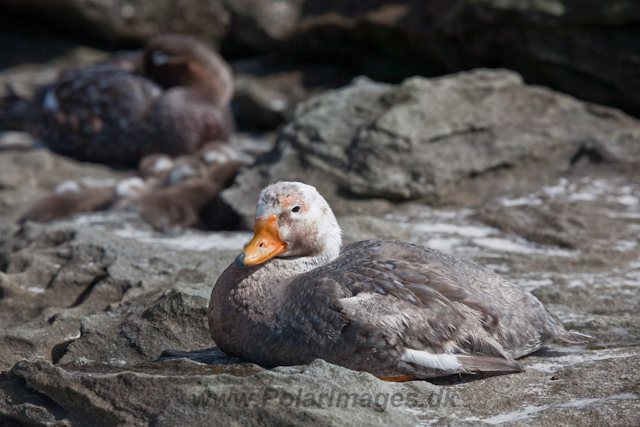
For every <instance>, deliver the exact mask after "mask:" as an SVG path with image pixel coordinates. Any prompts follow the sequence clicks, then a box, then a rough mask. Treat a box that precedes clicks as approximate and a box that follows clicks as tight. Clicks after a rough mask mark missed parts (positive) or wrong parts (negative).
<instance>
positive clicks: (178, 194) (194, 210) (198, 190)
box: [136, 178, 220, 233]
mask: <svg viewBox="0 0 640 427" xmlns="http://www.w3.org/2000/svg"><path fill="white" fill-rule="evenodd" d="M218 193H220V187H219V186H218V185H216V184H214V183H212V182H210V181H208V180H204V179H201V178H193V179H189V180H186V181H185V182H181V183H179V184H177V185H173V186H170V187H167V188H162V189H159V190H154V191H148V192H144V193H142V194H141V196H140V197H139V198H138V200H137V202H136V205H137V209H138V211H139V212H140V215H141V216H142V218H144V220H145V221H147V222H148V223H149V224H151V225H152V226H153V227H154V228H156V229H158V230H162V231H164V232H165V233H174V232H178V231H181V230H183V229H184V228H187V227H192V226H194V225H198V223H199V214H200V211H201V210H202V209H203V208H204V207H205V206H206V205H207V203H209V202H211V201H212V200H213V199H215V198H216V197H217V196H218Z"/></svg>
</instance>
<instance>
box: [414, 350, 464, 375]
mask: <svg viewBox="0 0 640 427" xmlns="http://www.w3.org/2000/svg"><path fill="white" fill-rule="evenodd" d="M402 361H403V362H409V363H413V364H416V365H420V366H424V367H425V368H430V369H437V370H440V371H448V370H454V369H458V368H459V367H460V366H462V363H460V361H459V360H458V358H457V357H456V356H455V355H454V354H450V353H445V354H432V353H428V352H426V351H419V350H412V349H410V348H407V349H406V351H405V352H404V354H403V355H402Z"/></svg>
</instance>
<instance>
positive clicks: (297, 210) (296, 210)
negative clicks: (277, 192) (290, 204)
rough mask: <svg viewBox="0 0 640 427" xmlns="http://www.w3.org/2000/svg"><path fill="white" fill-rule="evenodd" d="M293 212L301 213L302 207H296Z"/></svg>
mask: <svg viewBox="0 0 640 427" xmlns="http://www.w3.org/2000/svg"><path fill="white" fill-rule="evenodd" d="M291 212H295V213H298V212H300V206H296V207H295V208H293V209H291Z"/></svg>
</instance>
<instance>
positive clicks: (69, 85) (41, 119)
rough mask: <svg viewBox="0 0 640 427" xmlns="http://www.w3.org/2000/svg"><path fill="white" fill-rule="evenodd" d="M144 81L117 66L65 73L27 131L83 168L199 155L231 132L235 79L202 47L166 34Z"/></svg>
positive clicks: (37, 103)
mask: <svg viewBox="0 0 640 427" xmlns="http://www.w3.org/2000/svg"><path fill="white" fill-rule="evenodd" d="M140 57H141V59H140V62H141V63H142V66H141V67H139V68H140V69H142V70H144V75H141V74H138V73H136V72H134V71H132V70H131V68H132V66H131V61H129V60H128V59H126V58H125V60H121V59H118V58H116V59H115V60H110V61H107V62H104V63H99V64H94V65H91V66H88V67H82V68H74V69H69V70H66V71H64V72H63V73H62V74H61V76H60V78H59V79H58V81H56V82H55V83H53V84H51V85H48V86H44V87H41V88H40V89H39V90H38V92H37V94H36V96H35V98H34V100H33V101H32V102H31V107H30V114H29V116H30V117H29V120H28V128H29V130H30V131H31V132H32V133H33V134H35V135H36V136H37V137H38V138H40V139H41V140H42V141H43V142H44V143H46V144H47V145H48V146H49V147H50V148H51V149H52V150H54V151H56V152H59V153H63V154H68V155H71V156H73V157H76V158H80V159H82V160H88V161H94V162H101V163H117V164H128V165H131V164H137V163H138V162H139V161H140V159H141V158H142V157H144V156H146V155H148V154H151V153H155V152H159V153H165V154H168V155H170V156H178V155H181V154H194V153H196V152H197V151H198V149H199V148H200V147H201V146H202V145H204V144H205V143H206V142H207V141H211V140H226V139H227V138H228V137H229V134H230V133H231V131H232V128H233V120H232V118H231V114H230V112H229V109H228V103H229V100H230V99H231V96H232V93H233V76H232V73H231V69H230V68H229V66H228V65H227V64H226V62H225V61H224V59H222V57H220V55H218V54H217V53H216V52H214V51H212V50H211V49H209V48H208V47H207V46H206V45H204V44H203V43H201V42H200V41H198V40H196V39H194V38H192V37H189V36H184V35H174V34H167V35H161V36H158V37H156V38H154V39H152V40H151V41H150V42H149V43H148V44H147V46H146V48H145V49H144V52H143V54H142V55H140Z"/></svg>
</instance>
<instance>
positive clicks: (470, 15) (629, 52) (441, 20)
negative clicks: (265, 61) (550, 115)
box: [227, 0, 640, 115]
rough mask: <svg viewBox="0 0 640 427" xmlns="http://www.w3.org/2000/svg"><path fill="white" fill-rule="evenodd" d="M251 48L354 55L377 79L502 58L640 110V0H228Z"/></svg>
mask: <svg viewBox="0 0 640 427" xmlns="http://www.w3.org/2000/svg"><path fill="white" fill-rule="evenodd" d="M227 5H228V6H229V9H230V10H231V11H232V14H233V21H234V25H233V28H232V32H231V35H230V36H231V39H232V40H234V41H236V42H237V43H239V44H241V45H243V46H245V49H247V48H249V49H251V50H253V51H256V50H257V51H259V52H266V51H273V50H276V49H277V50H280V51H284V52H287V53H288V54H290V55H291V54H294V55H296V56H298V57H299V58H304V59H308V60H313V61H317V60H318V58H326V60H331V61H336V62H339V63H341V64H347V65H349V66H351V68H352V69H355V70H357V71H356V72H357V73H360V74H365V75H368V76H370V77H372V78H374V79H376V80H386V81H399V80H401V79H403V78H406V77H408V76H413V75H427V76H434V75H443V74H446V73H452V72H457V71H461V70H469V69H473V68H476V67H492V68H497V67H504V68H509V69H512V70H515V71H518V72H519V73H521V74H522V75H523V76H524V78H525V80H526V81H527V82H529V83H534V84H541V85H545V86H549V87H552V88H554V89H556V90H560V91H563V92H566V93H570V94H572V95H574V96H577V97H580V98H582V99H585V100H588V101H591V102H597V103H599V104H605V105H611V106H615V107H618V108H622V109H624V110H625V111H628V112H630V113H632V114H634V115H638V114H640V91H639V90H638V89H636V88H638V87H640V85H639V84H638V83H639V78H638V76H639V75H640V74H639V73H638V64H637V62H636V61H635V59H634V58H635V56H637V55H638V53H640V47H639V46H638V44H637V43H635V40H637V39H638V37H639V35H640V27H639V26H638V25H637V24H638V21H639V20H640V7H638V5H637V4H636V3H633V2H627V1H624V0H614V1H610V0H599V1H594V2H590V3H589V6H588V7H585V5H584V4H582V3H574V2H569V1H565V0H549V1H539V0H507V1H505V0H459V1H449V0H440V1H429V2H424V1H421V0H396V1H358V2H344V1H327V0H306V1H301V0H298V1H283V0H228V1H227Z"/></svg>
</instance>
